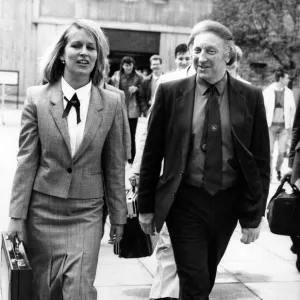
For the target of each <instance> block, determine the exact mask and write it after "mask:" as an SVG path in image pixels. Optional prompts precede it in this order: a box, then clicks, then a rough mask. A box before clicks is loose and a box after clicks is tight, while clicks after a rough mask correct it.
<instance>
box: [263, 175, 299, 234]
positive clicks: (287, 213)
mask: <svg viewBox="0 0 300 300" xmlns="http://www.w3.org/2000/svg"><path fill="white" fill-rule="evenodd" d="M286 182H287V183H289V184H290V181H289V178H287V179H285V180H283V181H282V182H281V184H280V185H279V187H278V189H277V191H276V193H275V194H274V196H273V197H272V198H271V200H270V202H269V204H268V207H267V210H268V212H267V219H268V222H269V227H270V230H271V232H272V233H275V234H279V235H289V236H291V235H300V192H299V190H298V188H297V187H296V186H295V185H294V184H290V186H291V187H292V193H290V194H288V193H287V192H286V190H285V189H284V188H283V186H284V184H285V183H286Z"/></svg>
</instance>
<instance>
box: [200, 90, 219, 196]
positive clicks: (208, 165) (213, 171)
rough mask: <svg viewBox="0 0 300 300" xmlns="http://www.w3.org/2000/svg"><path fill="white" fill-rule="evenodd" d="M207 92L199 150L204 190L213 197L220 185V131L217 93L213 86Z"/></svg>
mask: <svg viewBox="0 0 300 300" xmlns="http://www.w3.org/2000/svg"><path fill="white" fill-rule="evenodd" d="M208 91H209V96H208V100H207V111H206V117H205V123H204V130H203V138H202V141H201V149H202V150H203V151H204V152H205V163H204V174H203V177H204V178H203V181H204V182H203V183H204V189H205V190H206V191H207V192H208V193H209V194H211V195H214V194H216V193H217V192H218V190H220V188H221V185H222V131H221V118H220V108H219V103H218V97H217V93H218V91H217V89H216V87H215V86H214V85H211V86H210V87H209V88H208Z"/></svg>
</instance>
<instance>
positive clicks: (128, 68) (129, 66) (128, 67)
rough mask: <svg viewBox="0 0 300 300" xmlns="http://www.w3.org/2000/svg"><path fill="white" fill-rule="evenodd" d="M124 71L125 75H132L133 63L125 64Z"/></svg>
mask: <svg viewBox="0 0 300 300" xmlns="http://www.w3.org/2000/svg"><path fill="white" fill-rule="evenodd" d="M123 69H124V73H125V74H126V75H129V74H131V72H132V70H133V63H130V64H127V63H125V64H123Z"/></svg>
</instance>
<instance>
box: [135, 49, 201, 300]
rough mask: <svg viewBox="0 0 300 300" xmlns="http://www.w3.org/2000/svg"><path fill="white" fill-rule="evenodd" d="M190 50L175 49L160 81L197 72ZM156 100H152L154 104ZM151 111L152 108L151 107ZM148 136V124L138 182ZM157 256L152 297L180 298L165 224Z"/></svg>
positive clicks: (138, 159) (140, 148)
mask: <svg viewBox="0 0 300 300" xmlns="http://www.w3.org/2000/svg"><path fill="white" fill-rule="evenodd" d="M190 61H191V59H190V52H189V49H188V47H187V45H186V44H180V45H178V46H177V47H176V49H175V64H176V65H177V69H176V71H173V72H169V73H166V74H163V75H162V76H161V77H160V79H159V83H158V84H161V83H162V82H168V81H172V80H177V79H182V78H185V77H189V76H192V75H193V74H195V73H196V71H195V69H194V67H193V66H192V65H190ZM153 103H154V102H152V105H153ZM150 113H151V108H150ZM146 137H147V126H145V127H144V128H143V130H142V134H141V136H140V139H139V141H138V147H137V153H136V156H135V159H134V162H133V165H132V168H131V170H130V172H131V176H130V180H131V181H132V182H136V183H138V181H139V173H140V167H141V161H142V155H143V151H144V147H145V141H146ZM155 255H156V258H157V268H156V272H155V276H154V278H153V283H152V287H151V291H150V295H149V297H150V299H155V300H157V299H178V298H179V280H178V276H177V268H176V264H175V261H174V254H173V248H172V244H171V240H170V236H169V232H168V228H167V226H166V225H164V226H163V228H162V230H161V232H160V234H159V238H158V243H157V246H156V248H155Z"/></svg>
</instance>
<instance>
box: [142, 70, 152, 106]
mask: <svg viewBox="0 0 300 300" xmlns="http://www.w3.org/2000/svg"><path fill="white" fill-rule="evenodd" d="M152 77H153V74H150V75H148V76H147V77H146V78H145V79H144V80H143V81H142V84H141V86H140V89H139V95H140V98H141V101H142V102H143V103H147V105H148V108H149V107H150V105H149V101H150V100H151V80H152Z"/></svg>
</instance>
